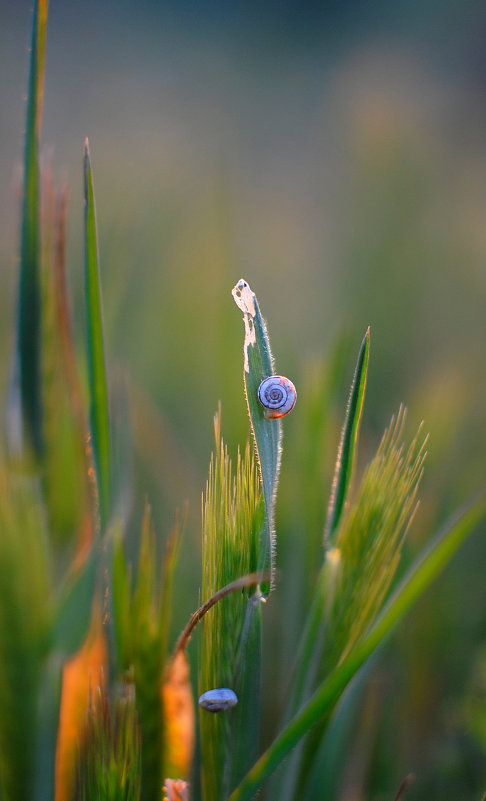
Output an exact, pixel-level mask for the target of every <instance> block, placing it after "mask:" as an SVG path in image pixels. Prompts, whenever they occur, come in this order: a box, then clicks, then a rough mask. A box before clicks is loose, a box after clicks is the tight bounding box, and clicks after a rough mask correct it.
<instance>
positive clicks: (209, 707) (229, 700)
mask: <svg viewBox="0 0 486 801" xmlns="http://www.w3.org/2000/svg"><path fill="white" fill-rule="evenodd" d="M198 703H199V706H200V707H202V709H205V710H206V711H207V712H226V711H227V710H228V709H231V707H233V706H236V704H237V703H238V696H237V695H236V693H235V692H233V690H229V689H228V688H227V687H220V688H218V689H216V690H207V691H206V692H205V693H203V694H202V695H201V697H200V698H199V701H198Z"/></svg>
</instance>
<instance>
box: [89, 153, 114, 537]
mask: <svg viewBox="0 0 486 801" xmlns="http://www.w3.org/2000/svg"><path fill="white" fill-rule="evenodd" d="M84 204H85V205H84V221H85V227H84V235H85V273H84V278H85V292H86V340H87V353H88V374H89V389H90V426H91V438H92V447H93V455H94V462H95V466H96V475H97V480H98V493H99V504H100V519H101V525H102V527H104V526H105V525H106V521H107V519H108V512H109V507H110V491H111V456H110V424H109V413H108V390H107V380H106V366H105V349H104V341H103V315H102V302H101V278H100V266H99V256H98V234H97V228H96V210H95V199H94V190H93V176H92V172H91V161H90V153H89V146H88V140H86V142H85V145H84Z"/></svg>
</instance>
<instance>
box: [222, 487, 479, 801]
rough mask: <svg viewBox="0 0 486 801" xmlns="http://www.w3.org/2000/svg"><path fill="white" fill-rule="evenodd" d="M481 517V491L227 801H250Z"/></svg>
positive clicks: (434, 542) (331, 705)
mask: <svg viewBox="0 0 486 801" xmlns="http://www.w3.org/2000/svg"><path fill="white" fill-rule="evenodd" d="M485 515H486V492H484V491H483V492H482V493H481V494H480V495H479V497H478V498H476V499H475V500H474V501H472V502H471V503H470V504H469V505H468V506H467V507H466V508H465V509H464V510H461V511H460V512H459V513H458V514H457V515H455V516H454V518H453V519H452V520H451V521H449V522H448V523H447V524H446V526H445V527H444V528H443V529H442V530H441V531H440V532H439V534H438V535H437V536H436V537H435V538H434V539H433V540H432V542H431V544H430V546H429V547H428V548H426V549H425V551H424V553H423V554H422V555H420V556H419V558H418V559H417V560H416V562H415V563H414V564H413V565H412V567H411V568H410V570H409V571H408V573H407V574H406V576H405V577H404V579H403V580H402V581H401V583H400V585H399V586H398V588H397V589H396V590H395V592H394V593H393V595H392V596H391V598H390V599H389V601H388V602H387V603H386V605H385V607H384V609H383V611H382V612H381V614H380V616H379V618H378V620H377V621H376V622H375V624H374V625H373V627H372V628H371V630H370V631H369V632H368V634H367V635H366V636H365V637H364V638H363V640H361V642H359V643H358V645H356V646H355V647H354V648H353V649H352V650H351V651H350V652H349V653H348V655H347V656H346V657H345V658H344V659H343V661H342V662H341V663H340V664H339V665H338V666H337V667H336V668H335V669H334V670H333V671H332V673H331V674H330V676H329V677H328V678H327V679H326V680H325V681H324V682H323V683H322V685H321V686H320V687H319V689H318V690H317V691H316V693H315V694H314V695H313V696H312V698H311V699H310V701H309V702H308V703H307V704H306V705H305V706H304V707H303V708H302V710H301V711H300V712H299V713H298V714H297V715H296V717H295V718H294V719H293V720H292V721H291V723H290V724H289V725H288V726H287V727H286V728H285V729H284V730H283V731H282V732H281V734H280V735H279V736H278V737H277V738H276V740H275V741H274V742H273V744H272V745H271V746H270V747H269V748H268V749H267V750H266V751H265V753H264V754H263V755H262V756H261V757H260V759H259V760H258V761H257V762H256V764H255V765H254V767H253V768H252V769H251V771H250V772H249V773H248V774H247V776H246V777H245V779H244V780H243V782H242V783H241V784H240V785H239V787H237V788H236V789H235V790H234V791H233V792H232V793H231V795H230V796H229V801H250V799H252V798H253V797H254V795H255V793H256V792H257V791H258V789H259V788H260V787H261V786H262V785H263V783H264V782H265V781H266V780H267V779H268V777H269V776H270V775H271V773H272V772H273V771H274V770H275V768H276V767H277V765H279V763H280V762H281V761H282V760H283V759H284V758H285V757H286V756H287V755H288V754H289V753H290V751H291V750H292V749H293V748H294V747H295V746H296V745H297V744H298V742H299V741H300V740H301V738H302V737H303V736H304V735H305V734H306V733H307V732H308V731H309V730H310V729H311V728H312V727H313V726H314V725H315V724H316V723H318V721H319V720H321V719H322V718H323V716H325V715H326V714H327V713H329V712H330V711H331V710H332V709H333V708H334V705H335V704H336V702H337V701H338V699H339V698H340V696H341V694H342V693H343V691H344V689H345V687H346V686H347V685H348V683H349V681H350V680H351V679H352V678H353V676H354V675H355V674H356V673H357V671H358V670H359V669H360V668H361V666H362V665H363V664H364V663H365V662H366V660H367V659H368V658H369V657H370V656H371V654H373V653H374V651H375V650H376V648H377V647H378V646H379V645H380V643H381V642H382V641H383V640H384V638H385V637H386V636H387V635H388V634H389V633H390V631H391V630H392V629H393V628H394V627H395V626H396V624H397V623H398V622H399V621H400V620H401V618H403V617H404V615H406V614H407V612H409V611H410V609H411V608H412V607H413V605H414V604H415V603H416V602H417V601H418V599H419V598H420V597H421V595H422V594H423V593H424V592H425V590H426V589H427V588H428V587H429V586H430V584H431V583H432V582H433V581H434V579H435V578H436V577H437V576H438V575H439V574H440V573H441V572H442V570H443V569H444V568H445V566H446V565H447V564H448V562H449V561H450V559H451V558H452V556H453V555H454V553H455V552H456V551H457V549H458V548H459V546H460V545H461V544H462V542H463V541H464V540H465V539H466V537H467V536H468V535H469V534H470V533H471V532H472V531H473V530H474V529H475V528H476V526H477V525H478V524H479V523H480V522H481V521H482V520H483V519H484V517H485Z"/></svg>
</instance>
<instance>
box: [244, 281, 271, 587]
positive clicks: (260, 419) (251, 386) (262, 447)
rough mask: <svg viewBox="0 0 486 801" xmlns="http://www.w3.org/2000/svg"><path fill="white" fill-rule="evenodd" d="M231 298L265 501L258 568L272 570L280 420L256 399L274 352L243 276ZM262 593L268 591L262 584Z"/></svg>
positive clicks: (267, 374) (268, 374)
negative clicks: (239, 324) (240, 332)
mask: <svg viewBox="0 0 486 801" xmlns="http://www.w3.org/2000/svg"><path fill="white" fill-rule="evenodd" d="M232 294H233V298H234V300H235V303H236V305H237V306H238V308H239V309H241V311H242V312H243V322H244V324H245V342H244V351H243V352H244V373H243V377H244V383H245V394H246V402H247V406H248V414H249V416H250V424H251V430H252V433H253V438H254V441H255V446H256V452H257V457H258V464H259V468H260V475H261V480H262V489H263V499H264V503H265V521H264V525H265V533H264V539H263V542H262V543H261V549H260V554H259V563H258V568H259V569H261V570H262V571H263V570H265V571H266V570H270V575H271V576H272V578H273V573H274V538H275V537H274V529H273V526H274V517H275V498H276V493H277V484H278V476H279V472H280V452H281V441H282V423H281V421H280V420H279V419H276V420H268V419H267V418H265V416H264V414H263V408H262V406H261V404H260V401H259V400H258V395H257V392H258V387H259V386H260V384H261V382H262V381H263V379H264V378H268V377H269V376H271V375H273V374H274V364H273V356H272V352H271V349H270V342H269V339H268V333H267V329H266V326H265V322H264V320H263V317H262V315H261V313H260V307H259V305H258V301H257V298H256V295H255V294H254V292H252V290H251V289H250V286H249V285H248V283H247V282H246V281H245V280H244V279H240V280H239V281H238V283H237V284H236V286H235V287H234V288H233V293H232ZM261 589H262V592H263V594H264V595H265V594H267V593H268V591H269V587H268V585H262V588H261Z"/></svg>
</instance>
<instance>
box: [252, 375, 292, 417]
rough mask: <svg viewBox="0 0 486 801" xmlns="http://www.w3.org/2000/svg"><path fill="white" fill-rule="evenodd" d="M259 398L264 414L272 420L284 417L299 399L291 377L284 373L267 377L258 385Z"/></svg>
mask: <svg viewBox="0 0 486 801" xmlns="http://www.w3.org/2000/svg"><path fill="white" fill-rule="evenodd" d="M258 400H259V401H260V403H261V404H262V406H263V414H264V415H265V417H267V418H268V419H270V420H275V419H276V418H278V417H284V416H285V415H286V414H288V413H289V412H291V411H292V409H293V408H294V406H295V401H296V400H297V391H296V389H295V387H294V385H293V384H292V381H290V379H288V378H285V376H284V375H272V376H270V377H269V378H265V379H264V380H263V381H262V383H261V384H260V386H259V387H258Z"/></svg>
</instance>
